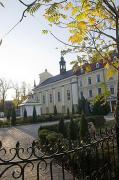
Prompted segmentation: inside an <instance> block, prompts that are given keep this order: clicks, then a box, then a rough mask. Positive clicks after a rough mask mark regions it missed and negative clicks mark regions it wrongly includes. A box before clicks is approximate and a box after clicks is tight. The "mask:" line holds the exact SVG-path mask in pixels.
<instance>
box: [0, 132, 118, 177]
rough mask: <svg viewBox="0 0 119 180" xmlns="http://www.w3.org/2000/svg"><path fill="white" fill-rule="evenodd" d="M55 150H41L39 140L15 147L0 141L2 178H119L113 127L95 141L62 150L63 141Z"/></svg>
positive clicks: (0, 174)
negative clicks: (6, 145) (45, 151)
mask: <svg viewBox="0 0 119 180" xmlns="http://www.w3.org/2000/svg"><path fill="white" fill-rule="evenodd" d="M48 146H49V145H48V144H47V147H48ZM50 150H51V147H50V148H49V151H50ZM55 150H56V151H55V152H54V153H52V154H51V153H42V152H41V149H40V147H39V144H38V141H33V143H32V144H31V146H29V147H22V146H21V144H20V143H19V142H17V143H16V146H15V147H13V148H10V149H7V148H5V147H4V146H3V145H2V142H1V141H0V179H1V180H2V179H4V180H11V179H22V180H24V179H26V180H31V179H32V180H86V179H87V180H88V179H90V180H111V179H115V180H117V179H118V171H119V165H118V155H117V154H118V153H117V144H116V134H115V131H113V130H111V131H107V130H106V133H101V134H100V135H99V136H97V139H93V141H92V143H90V144H85V145H84V144H83V145H82V146H78V147H75V149H69V150H65V151H62V144H61V142H59V144H57V148H56V149H55ZM47 152H48V151H47Z"/></svg>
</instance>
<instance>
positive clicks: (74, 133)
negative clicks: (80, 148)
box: [69, 118, 79, 140]
mask: <svg viewBox="0 0 119 180" xmlns="http://www.w3.org/2000/svg"><path fill="white" fill-rule="evenodd" d="M78 133H79V132H78V127H77V124H76V123H75V122H74V120H73V118H71V119H70V123H69V139H70V140H76V139H77V137H78Z"/></svg>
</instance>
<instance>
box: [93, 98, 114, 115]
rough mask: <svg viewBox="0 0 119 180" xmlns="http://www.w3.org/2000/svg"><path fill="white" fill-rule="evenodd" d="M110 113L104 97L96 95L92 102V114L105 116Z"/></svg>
mask: <svg viewBox="0 0 119 180" xmlns="http://www.w3.org/2000/svg"><path fill="white" fill-rule="evenodd" d="M109 112H110V106H109V103H108V102H107V100H106V98H105V96H103V95H98V96H96V97H95V99H94V102H93V109H92V113H93V114H94V115H106V114H108V113H109Z"/></svg>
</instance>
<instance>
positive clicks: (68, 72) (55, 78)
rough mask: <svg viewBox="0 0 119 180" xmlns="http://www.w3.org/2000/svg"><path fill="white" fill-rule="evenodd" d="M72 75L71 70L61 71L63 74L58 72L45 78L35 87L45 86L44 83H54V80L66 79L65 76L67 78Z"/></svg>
mask: <svg viewBox="0 0 119 180" xmlns="http://www.w3.org/2000/svg"><path fill="white" fill-rule="evenodd" d="M73 75H74V72H73V70H69V71H66V72H65V73H63V74H58V75H56V76H53V77H50V78H48V79H47V80H45V81H43V82H42V83H41V84H39V85H38V86H36V88H37V87H40V86H45V85H47V84H50V83H54V82H56V81H60V80H62V79H66V78H68V77H70V76H73Z"/></svg>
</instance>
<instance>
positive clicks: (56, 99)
mask: <svg viewBox="0 0 119 180" xmlns="http://www.w3.org/2000/svg"><path fill="white" fill-rule="evenodd" d="M59 66H60V74H58V75H56V76H52V74H50V73H49V72H48V71H47V70H45V72H43V73H41V74H40V75H39V76H40V83H39V85H37V86H35V87H34V89H33V96H34V99H35V100H36V101H37V102H40V104H41V114H48V113H53V112H54V106H56V107H57V111H58V113H67V108H69V111H70V112H72V106H74V109H75V111H76V110H77V105H78V99H79V98H80V99H81V97H83V96H84V97H85V98H87V99H88V100H89V101H91V100H92V99H94V97H95V96H96V95H101V94H103V93H104V92H105V91H107V89H108V91H110V96H109V97H108V101H109V104H110V109H111V112H113V111H114V109H115V106H116V93H117V75H115V76H113V77H112V78H110V79H107V76H106V69H105V68H104V65H103V63H96V64H91V69H92V71H91V72H86V71H85V66H83V67H82V68H80V69H79V72H78V73H74V72H73V70H69V71H66V62H65V60H64V57H61V60H60V62H59Z"/></svg>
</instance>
